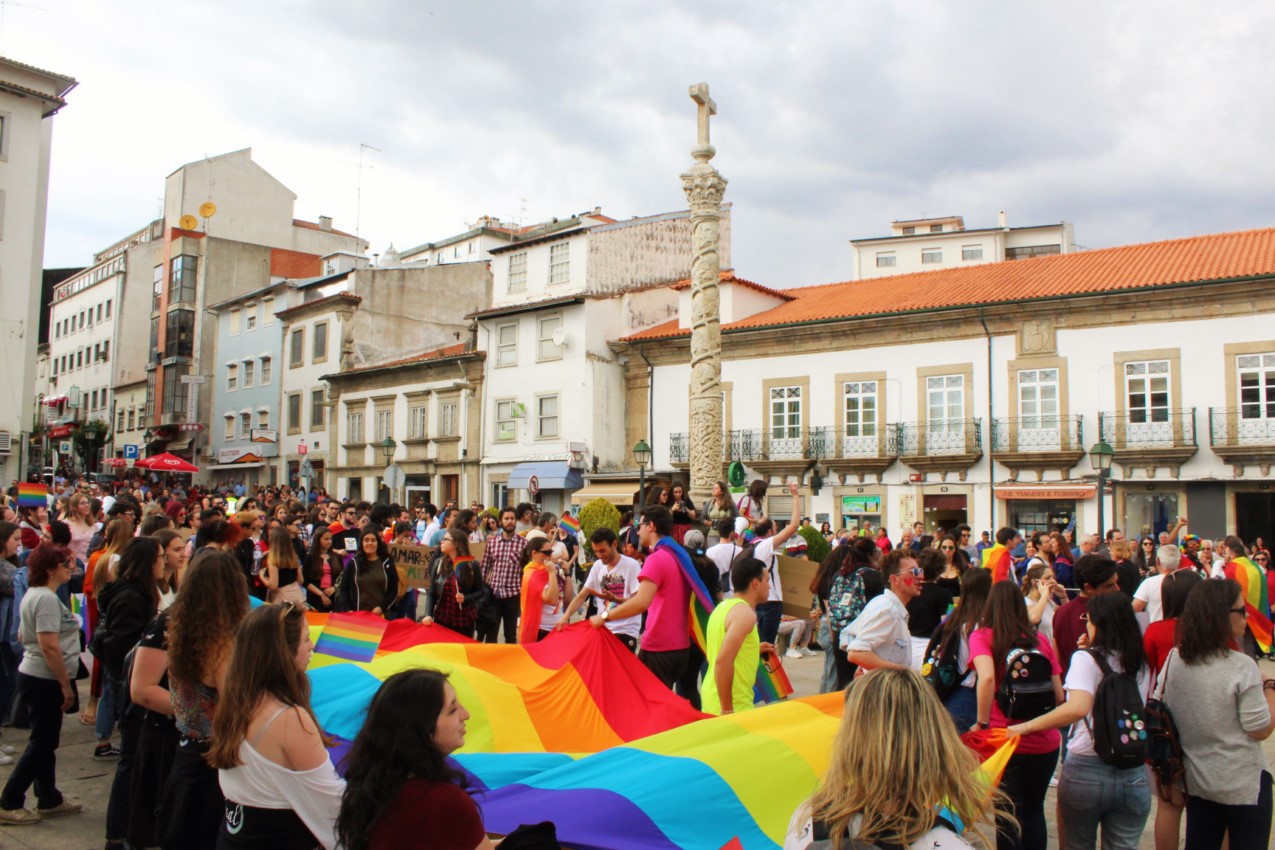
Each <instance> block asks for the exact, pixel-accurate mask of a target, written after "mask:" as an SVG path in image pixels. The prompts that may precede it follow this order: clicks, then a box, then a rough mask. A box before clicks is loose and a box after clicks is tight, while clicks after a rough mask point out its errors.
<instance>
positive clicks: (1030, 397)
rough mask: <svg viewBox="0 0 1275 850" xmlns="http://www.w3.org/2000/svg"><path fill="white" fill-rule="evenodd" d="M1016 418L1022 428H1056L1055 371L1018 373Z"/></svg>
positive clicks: (1039, 370) (1031, 370) (1034, 370)
mask: <svg viewBox="0 0 1275 850" xmlns="http://www.w3.org/2000/svg"><path fill="white" fill-rule="evenodd" d="M1018 416H1019V419H1020V420H1021V422H1020V425H1021V427H1023V428H1038V429H1039V428H1043V429H1049V428H1057V427H1058V370H1057V369H1023V370H1020V371H1019V373H1018Z"/></svg>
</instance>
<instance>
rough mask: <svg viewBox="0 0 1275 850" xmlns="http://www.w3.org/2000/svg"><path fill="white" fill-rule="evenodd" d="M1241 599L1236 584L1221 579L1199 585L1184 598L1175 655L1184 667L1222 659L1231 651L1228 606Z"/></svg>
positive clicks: (1231, 635) (1229, 580)
mask: <svg viewBox="0 0 1275 850" xmlns="http://www.w3.org/2000/svg"><path fill="white" fill-rule="evenodd" d="M1241 595H1242V591H1241V590H1240V585H1239V582H1237V581H1235V580H1234V579H1229V578H1228V579H1221V580H1212V581H1202V582H1200V583H1199V584H1198V585H1197V586H1196V587H1195V589H1194V590H1192V591H1191V592H1190V593H1189V594H1187V598H1186V605H1185V606H1184V607H1183V608H1182V616H1181V617H1179V618H1178V654H1179V655H1181V656H1182V660H1183V661H1185V662H1186V663H1187V664H1204V663H1205V662H1207V661H1208V660H1209V659H1210V658H1222V657H1224V656H1225V655H1226V653H1227V652H1229V651H1230V649H1231V644H1232V643H1233V642H1234V640H1235V633H1234V632H1233V631H1232V630H1231V606H1232V605H1234V604H1235V600H1236V599H1237V598H1239V597H1240V596H1241Z"/></svg>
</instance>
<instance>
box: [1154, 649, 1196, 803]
mask: <svg viewBox="0 0 1275 850" xmlns="http://www.w3.org/2000/svg"><path fill="white" fill-rule="evenodd" d="M1175 651H1176V650H1175ZM1172 660H1173V653H1169V659H1168V660H1167V661H1165V662H1164V668H1163V670H1162V671H1161V677H1162V678H1161V680H1160V686H1159V688H1158V689H1157V690H1156V694H1157V696H1152V697H1150V698H1148V699H1147V722H1146V732H1147V765H1148V766H1149V767H1150V768H1151V773H1152V774H1153V775H1154V776H1155V779H1156V783H1155V784H1156V791H1157V793H1159V795H1160V797H1161V799H1163V800H1164V801H1165V802H1171V801H1172V792H1171V791H1170V790H1169V789H1170V788H1172V787H1173V786H1174V785H1176V784H1177V783H1179V782H1181V781H1183V780H1184V779H1185V778H1186V759H1185V757H1184V756H1183V755H1182V742H1181V740H1179V738H1178V725H1177V723H1175V722H1174V720H1173V713H1172V712H1171V711H1169V706H1168V705H1167V704H1165V702H1164V688H1165V684H1166V683H1167V682H1168V681H1169V663H1170V662H1171V661H1172Z"/></svg>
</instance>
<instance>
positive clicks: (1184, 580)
mask: <svg viewBox="0 0 1275 850" xmlns="http://www.w3.org/2000/svg"><path fill="white" fill-rule="evenodd" d="M1202 581H1204V579H1203V578H1201V577H1200V574H1199V573H1197V572H1196V571H1195V570H1174V571H1173V572H1171V573H1169V574H1168V575H1166V576H1165V577H1164V581H1162V582H1161V583H1160V607H1161V609H1162V610H1163V611H1164V619H1166V620H1173V619H1176V618H1178V617H1181V616H1182V610H1183V609H1184V608H1186V599H1187V597H1188V596H1190V595H1191V591H1192V590H1195V586H1196V585H1197V584H1199V583H1200V582H1202Z"/></svg>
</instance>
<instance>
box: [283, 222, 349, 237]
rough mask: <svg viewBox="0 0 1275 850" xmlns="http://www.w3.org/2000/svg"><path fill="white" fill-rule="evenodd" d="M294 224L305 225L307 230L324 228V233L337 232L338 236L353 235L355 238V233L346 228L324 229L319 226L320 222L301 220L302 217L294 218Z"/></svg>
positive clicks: (297, 225) (294, 225)
mask: <svg viewBox="0 0 1275 850" xmlns="http://www.w3.org/2000/svg"><path fill="white" fill-rule="evenodd" d="M292 226H293V227H303V228H305V229H306V230H322V231H323V232H324V233H335V234H336V235H337V236H349V237H351V238H353V237H354V234H353V233H346V232H345V231H344V230H337V229H336V228H335V227H332V228H329V229H328V230H323V228H322V227H319V224H318V222H315V221H303V220H301V219H299V218H294V219H293V220H292Z"/></svg>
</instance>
